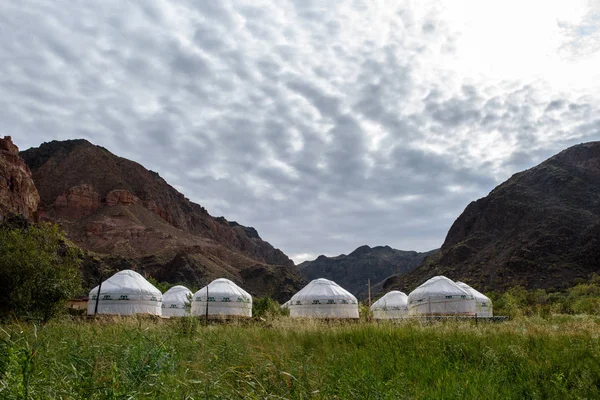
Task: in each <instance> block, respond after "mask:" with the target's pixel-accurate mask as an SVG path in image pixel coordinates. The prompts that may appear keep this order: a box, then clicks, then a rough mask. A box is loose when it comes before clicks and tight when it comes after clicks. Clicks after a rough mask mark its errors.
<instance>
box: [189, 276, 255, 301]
mask: <svg viewBox="0 0 600 400" xmlns="http://www.w3.org/2000/svg"><path fill="white" fill-rule="evenodd" d="M207 288H208V297H215V298H216V297H219V298H223V297H231V298H232V299H231V301H240V300H239V299H242V300H243V301H244V302H252V296H251V295H250V293H248V292H246V291H245V290H244V289H242V288H241V287H239V286H238V285H236V284H235V283H234V282H232V281H230V280H229V279H225V278H219V279H215V280H214V281H212V282H211V283H209V284H208V285H206V286H204V287H203V288H202V289H200V290H198V291H197V292H196V293H195V294H194V297H200V298H201V299H202V298H203V297H206V290H207ZM202 300H205V299H202Z"/></svg>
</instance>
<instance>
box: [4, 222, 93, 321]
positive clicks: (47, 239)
mask: <svg viewBox="0 0 600 400" xmlns="http://www.w3.org/2000/svg"><path fill="white" fill-rule="evenodd" d="M80 262H81V250H80V249H78V248H76V247H74V246H70V245H68V244H67V243H66V240H65V237H64V234H63V233H62V231H61V229H60V228H59V227H58V226H57V225H52V224H40V225H33V226H29V227H23V228H17V229H13V228H10V227H7V226H2V227H0V317H1V318H6V317H8V316H10V315H14V316H16V317H17V318H25V319H33V320H38V321H44V322H45V321H47V320H48V319H50V318H51V317H52V316H54V315H55V314H56V313H57V312H58V311H60V310H61V309H63V306H64V303H65V302H66V300H67V299H69V298H72V297H74V296H76V295H77V294H78V293H80V292H81V273H80V270H79V264H80Z"/></svg>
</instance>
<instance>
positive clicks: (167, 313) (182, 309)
mask: <svg viewBox="0 0 600 400" xmlns="http://www.w3.org/2000/svg"><path fill="white" fill-rule="evenodd" d="M192 295H193V293H192V291H191V290H190V289H188V288H186V287H185V286H181V285H177V286H173V287H172V288H171V289H169V290H167V291H166V292H165V293H164V294H163V299H162V315H163V317H185V316H186V315H190V305H191V301H192V300H191V299H192Z"/></svg>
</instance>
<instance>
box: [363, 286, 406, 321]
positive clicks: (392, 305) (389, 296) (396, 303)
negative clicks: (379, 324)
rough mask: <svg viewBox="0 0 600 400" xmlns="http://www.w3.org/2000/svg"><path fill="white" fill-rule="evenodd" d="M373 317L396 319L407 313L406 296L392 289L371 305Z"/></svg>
mask: <svg viewBox="0 0 600 400" xmlns="http://www.w3.org/2000/svg"><path fill="white" fill-rule="evenodd" d="M371 311H372V312H373V318H375V319H396V318H404V317H406V316H407V315H408V296H407V295H406V294H405V293H402V292H400V291H398V290H392V291H391V292H388V293H386V294H385V296H383V297H382V298H380V299H379V300H377V301H376V302H375V303H373V305H372V306H371Z"/></svg>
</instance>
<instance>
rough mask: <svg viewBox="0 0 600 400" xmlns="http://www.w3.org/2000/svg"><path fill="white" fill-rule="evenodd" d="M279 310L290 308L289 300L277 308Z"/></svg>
mask: <svg viewBox="0 0 600 400" xmlns="http://www.w3.org/2000/svg"><path fill="white" fill-rule="evenodd" d="M279 308H284V309H285V308H290V300H288V301H286V302H285V303H283V304H282V305H281V307H279Z"/></svg>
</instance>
